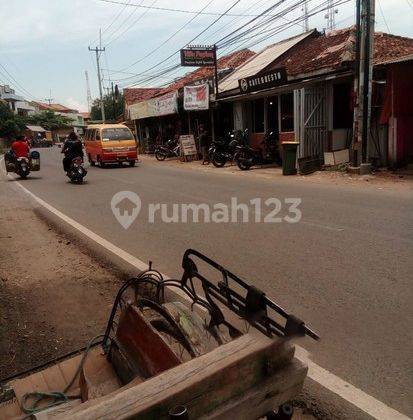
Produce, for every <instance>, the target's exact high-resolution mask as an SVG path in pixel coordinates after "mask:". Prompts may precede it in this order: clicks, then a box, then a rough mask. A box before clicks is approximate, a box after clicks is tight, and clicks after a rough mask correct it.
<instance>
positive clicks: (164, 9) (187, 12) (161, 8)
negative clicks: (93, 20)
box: [98, 0, 257, 17]
mask: <svg viewBox="0 0 413 420" xmlns="http://www.w3.org/2000/svg"><path fill="white" fill-rule="evenodd" d="M98 1H100V2H103V3H112V4H121V5H122V4H123V5H127V6H131V7H137V8H143V9H152V10H159V11H166V12H176V13H186V14H193V15H194V14H197V12H196V11H195V10H185V9H173V8H169V7H152V6H146V5H142V4H135V3H128V4H127V3H125V2H123V1H119V0H98ZM220 14H221V13H219V12H203V13H202V15H209V16H219V15H220ZM227 16H238V17H242V16H249V17H254V16H257V15H244V14H239V13H238V14H236V13H229V14H227Z"/></svg>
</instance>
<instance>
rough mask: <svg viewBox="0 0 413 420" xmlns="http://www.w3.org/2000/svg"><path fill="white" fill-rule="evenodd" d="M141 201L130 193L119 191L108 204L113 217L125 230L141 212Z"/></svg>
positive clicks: (134, 194)
mask: <svg viewBox="0 0 413 420" xmlns="http://www.w3.org/2000/svg"><path fill="white" fill-rule="evenodd" d="M141 205H142V202H141V199H140V198H139V196H138V194H136V193H134V192H132V191H119V192H118V193H116V194H115V195H114V196H113V197H112V200H111V202H110V207H111V209H112V213H113V215H114V216H115V217H116V220H117V221H118V222H119V223H120V224H121V226H122V227H123V228H124V229H125V230H126V229H128V228H129V227H130V225H131V224H132V223H133V222H134V221H135V219H136V218H137V217H138V214H139V212H140V210H141Z"/></svg>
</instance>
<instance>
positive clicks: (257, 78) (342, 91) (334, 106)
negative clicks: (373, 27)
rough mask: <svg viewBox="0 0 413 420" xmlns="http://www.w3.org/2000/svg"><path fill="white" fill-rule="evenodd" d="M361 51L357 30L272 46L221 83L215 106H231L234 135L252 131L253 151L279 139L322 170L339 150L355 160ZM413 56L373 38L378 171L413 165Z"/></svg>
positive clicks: (395, 42) (394, 39) (371, 150)
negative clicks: (268, 135)
mask: <svg viewBox="0 0 413 420" xmlns="http://www.w3.org/2000/svg"><path fill="white" fill-rule="evenodd" d="M355 44H356V36H355V29H354V28H353V27H351V28H347V29H343V30H336V31H332V32H329V33H327V34H325V33H319V32H317V31H315V30H313V31H309V32H307V33H304V34H301V35H299V36H296V37H293V38H289V39H287V40H283V41H281V42H278V43H276V44H273V45H271V46H269V47H266V48H265V49H264V50H263V51H261V52H260V53H258V54H256V55H255V56H254V57H252V58H251V59H250V60H248V61H247V62H246V63H244V64H243V65H241V66H240V67H239V68H238V69H236V70H235V71H234V72H233V73H232V74H230V75H229V76H227V77H225V78H223V79H222V80H221V81H220V83H219V97H218V99H217V100H218V102H219V103H220V106H221V104H222V106H223V104H225V103H227V104H228V103H232V108H233V120H234V128H235V129H245V128H248V129H249V132H250V142H251V144H252V145H253V146H258V145H259V144H260V143H261V141H262V139H263V137H264V133H265V132H267V131H275V132H276V133H277V134H278V138H279V142H280V143H283V142H285V141H291V140H295V141H298V142H299V148H298V156H299V159H302V160H305V159H307V160H311V159H313V160H314V159H315V160H318V161H319V162H320V163H324V156H325V153H326V152H332V151H337V150H349V153H348V157H350V156H351V149H352V144H353V143H352V142H353V114H354V101H355V97H354V94H353V84H354V74H355V71H354V68H355ZM412 53H413V40H412V39H409V38H404V37H399V36H395V35H390V34H384V33H376V34H375V38H374V73H373V79H374V80H373V109H372V122H371V127H372V129H371V133H370V138H369V143H368V156H369V159H370V160H371V161H373V162H376V163H377V164H379V165H386V164H391V165H396V164H397V163H398V162H399V163H400V162H401V161H405V160H407V161H409V159H411V144H412V141H413V139H412V137H411V135H409V132H410V133H411V132H412V128H413V127H412V126H411V124H412V123H413V113H412V110H411V106H410V105H409V104H406V102H408V101H407V98H408V97H409V95H408V92H409V91H410V92H411V93H413V92H412V90H411V88H412V74H413V73H412V71H411V60H412ZM410 95H411V94H410ZM390 105H391V106H390ZM385 111H386V112H387V114H386V115H384V114H383V112H385ZM409 154H410V157H409ZM347 160H348V159H347Z"/></svg>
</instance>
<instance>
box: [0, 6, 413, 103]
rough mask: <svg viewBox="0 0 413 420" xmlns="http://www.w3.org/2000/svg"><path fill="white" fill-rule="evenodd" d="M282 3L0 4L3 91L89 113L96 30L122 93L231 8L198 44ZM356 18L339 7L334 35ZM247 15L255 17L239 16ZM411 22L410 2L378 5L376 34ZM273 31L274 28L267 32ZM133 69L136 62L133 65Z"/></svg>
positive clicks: (103, 58) (313, 24)
mask: <svg viewBox="0 0 413 420" xmlns="http://www.w3.org/2000/svg"><path fill="white" fill-rule="evenodd" d="M110 1H115V2H118V3H117V4H114V3H110ZM334 1H343V0H334ZM279 2H280V1H279V0H278V1H276V0H239V1H238V2H237V3H236V0H191V1H183V0H105V1H103V0H13V1H10V0H0V22H1V24H0V28H1V29H0V84H9V85H11V86H12V87H13V88H14V89H15V90H16V92H18V93H19V94H22V95H23V96H24V97H25V98H26V99H28V100H34V99H36V100H41V101H45V99H46V98H52V100H53V102H55V103H61V104H63V105H66V106H69V107H73V108H76V109H78V110H80V111H86V110H87V94H86V79H85V71H87V72H88V75H89V80H90V89H91V94H92V98H96V97H98V94H99V90H98V78H97V71H96V57H95V53H94V52H90V51H88V47H89V46H91V47H92V48H94V47H96V46H98V45H99V30H101V31H102V46H105V52H104V53H101V55H100V62H101V67H102V69H103V70H102V72H103V79H104V80H103V82H104V87H105V88H108V87H109V86H110V85H111V82H112V81H113V82H114V83H118V84H119V86H120V87H125V86H127V85H130V84H132V83H133V82H138V81H139V80H140V79H142V77H143V76H142V75H141V76H133V75H131V74H127V73H126V72H129V73H133V74H139V73H143V74H154V73H156V74H157V72H159V69H160V68H165V67H169V66H171V65H173V64H177V63H178V55H175V56H174V57H172V58H171V59H169V60H167V61H165V63H164V64H162V65H161V66H158V67H155V68H153V69H151V67H153V66H154V65H155V64H158V63H159V62H160V61H162V60H165V59H166V58H167V57H168V56H169V55H171V54H172V53H174V52H175V51H177V50H179V49H180V48H181V47H183V46H185V45H186V44H187V43H188V42H189V41H191V40H192V39H193V38H194V37H195V36H196V35H198V34H200V33H201V31H203V30H204V29H205V28H207V27H208V25H210V24H211V23H212V22H213V21H214V20H216V19H217V18H218V17H219V16H217V15H216V14H220V13H224V11H226V10H227V9H228V8H230V7H231V6H232V5H233V4H234V3H236V4H235V6H234V7H233V9H231V11H230V12H229V14H232V16H224V17H222V18H221V19H220V20H219V21H218V22H217V23H215V24H214V25H212V26H211V28H210V29H208V30H207V31H206V32H205V33H204V34H202V35H201V36H199V37H198V38H196V39H195V40H194V42H193V43H194V44H203V45H204V44H211V43H214V42H216V41H218V40H219V39H221V38H222V37H224V36H225V35H226V34H228V33H229V32H231V31H233V30H234V29H237V28H239V27H242V26H243V25H245V24H246V23H247V22H248V21H249V20H251V19H253V17H252V16H251V15H257V14H259V13H261V12H263V11H264V10H265V9H266V8H268V7H270V6H271V5H274V4H275V3H279ZM121 3H124V4H121ZM322 3H325V0H308V9H309V10H313V8H316V7H317V6H319V5H320V4H322ZM133 4H135V5H142V6H151V7H157V8H171V9H181V10H185V11H191V12H194V13H183V12H178V11H167V10H159V9H147V8H138V7H134V6H132V5H133ZM296 4H298V1H297V0H284V1H283V2H282V4H280V5H279V6H278V7H277V8H276V9H274V10H273V11H271V13H272V14H275V13H278V12H279V11H281V10H284V9H285V8H287V7H289V6H293V5H296ZM202 9H204V12H206V13H215V15H212V14H201V15H198V16H196V15H195V13H196V12H198V11H200V10H202ZM354 12H355V0H351V1H349V2H347V3H345V4H342V5H338V6H337V13H336V14H335V20H336V26H337V28H343V27H347V26H350V25H352V24H353V23H354ZM246 14H247V15H250V16H241V15H246ZM234 15H237V16H234ZM301 15H302V10H301V6H298V7H296V8H295V9H293V10H292V11H291V12H290V13H289V14H287V15H285V16H284V18H287V19H288V20H292V19H295V18H298V17H299V16H301ZM324 15H325V11H322V12H320V13H318V14H317V15H315V16H312V17H310V19H309V26H310V28H317V29H318V30H323V29H324V28H325V27H326V19H325V18H324ZM191 19H192V21H191V22H189V21H190V20H191ZM256 22H258V20H257V21H256ZM412 22H413V1H412V0H376V30H377V31H383V32H391V33H394V34H396V35H401V36H408V37H411V38H413V25H412ZM282 24H286V20H285V19H278V20H276V21H275V22H274V23H273V24H272V25H273V27H274V28H275V27H277V26H280V25H282ZM269 28H271V27H268V28H267V29H269ZM178 30H179V32H178ZM302 31H303V27H302V24H301V23H300V24H298V23H297V24H294V25H291V24H288V25H287V27H286V28H284V30H283V31H282V32H280V33H278V34H275V35H274V36H272V37H271V38H268V39H265V40H264V41H262V42H260V43H259V44H256V45H252V46H251V49H253V50H255V51H259V50H260V49H261V48H263V47H264V46H265V45H267V44H270V43H273V42H276V41H279V40H281V39H283V38H288V37H290V36H292V35H296V34H298V33H301V32H302ZM176 32H177V33H176ZM171 36H172V37H171ZM170 37H171V39H170V40H169V41H168V38H170ZM260 38H261V37H260ZM261 39H262V38H261ZM254 40H255V39H252V40H250V41H249V44H254ZM244 42H245V41H244ZM162 44H163V45H162ZM246 45H248V42H247V44H244V45H241V42H240V44H238V45H234V46H232V47H229V48H227V49H226V50H225V49H221V50H219V51H218V57H219V56H221V55H225V53H228V52H230V51H231V49H235V48H236V47H238V46H239V47H240V48H242V47H243V46H246ZM135 62H137V63H136V64H135V65H133V66H131V65H132V64H133V63H135ZM190 70H192V69H188V68H179V69H176V70H175V71H174V72H173V73H171V74H168V75H165V76H163V77H160V78H159V79H156V80H153V81H150V82H142V81H141V83H140V85H142V86H145V87H146V86H156V85H162V84H164V83H168V82H170V81H172V80H173V78H176V77H178V76H180V75H183V74H184V73H185V72H187V71H190ZM119 71H123V73H120V72H119ZM131 76H132V77H131Z"/></svg>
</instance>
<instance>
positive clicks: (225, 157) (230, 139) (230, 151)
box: [209, 130, 248, 168]
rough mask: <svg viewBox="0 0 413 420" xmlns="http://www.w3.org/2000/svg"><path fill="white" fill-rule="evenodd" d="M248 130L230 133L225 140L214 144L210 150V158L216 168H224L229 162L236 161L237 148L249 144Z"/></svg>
mask: <svg viewBox="0 0 413 420" xmlns="http://www.w3.org/2000/svg"><path fill="white" fill-rule="evenodd" d="M247 138H248V130H245V131H238V130H234V131H232V132H229V133H228V135H227V137H226V138H225V139H224V140H216V141H214V142H212V145H211V147H210V148H209V158H210V161H211V162H212V164H213V165H214V166H216V167H217V168H222V167H223V166H225V164H226V163H227V162H228V161H232V160H233V159H234V155H235V152H236V151H237V147H238V146H241V145H244V144H247V141H246V139H247Z"/></svg>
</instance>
